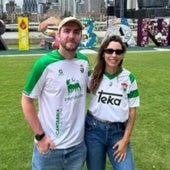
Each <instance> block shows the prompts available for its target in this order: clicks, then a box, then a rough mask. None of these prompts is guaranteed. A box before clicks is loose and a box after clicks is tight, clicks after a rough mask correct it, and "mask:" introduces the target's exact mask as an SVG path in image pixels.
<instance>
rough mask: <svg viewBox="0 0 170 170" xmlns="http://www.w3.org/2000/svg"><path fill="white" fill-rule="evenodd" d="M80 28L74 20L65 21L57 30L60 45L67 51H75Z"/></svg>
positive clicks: (78, 40)
mask: <svg viewBox="0 0 170 170" xmlns="http://www.w3.org/2000/svg"><path fill="white" fill-rule="evenodd" d="M81 37H82V30H81V28H80V26H79V25H78V24H76V23H75V22H69V23H66V24H65V25H64V26H63V27H62V28H61V30H60V32H59V39H60V46H61V48H64V49H65V50H67V51H75V50H76V49H77V47H78V45H79V43H80V41H81Z"/></svg>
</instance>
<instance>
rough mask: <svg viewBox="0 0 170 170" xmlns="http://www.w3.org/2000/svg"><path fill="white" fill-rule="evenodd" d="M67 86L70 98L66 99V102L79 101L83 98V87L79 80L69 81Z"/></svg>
mask: <svg viewBox="0 0 170 170" xmlns="http://www.w3.org/2000/svg"><path fill="white" fill-rule="evenodd" d="M66 85H67V91H68V96H67V97H66V98H65V101H67V100H74V99H78V98H80V97H82V96H83V94H82V93H81V86H80V83H79V81H78V80H74V79H67V80H66Z"/></svg>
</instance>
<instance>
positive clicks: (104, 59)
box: [85, 36, 139, 170]
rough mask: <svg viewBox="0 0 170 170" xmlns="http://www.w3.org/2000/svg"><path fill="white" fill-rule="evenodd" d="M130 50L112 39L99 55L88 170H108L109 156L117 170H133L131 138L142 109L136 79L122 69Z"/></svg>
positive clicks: (90, 113)
mask: <svg viewBox="0 0 170 170" xmlns="http://www.w3.org/2000/svg"><path fill="white" fill-rule="evenodd" d="M125 52H126V46H125V45H124V43H123V42H122V40H121V38H120V37H119V36H111V37H108V38H107V39H106V40H105V41H104V42H103V43H102V45H101V47H100V49H99V52H98V60H97V64H96V66H95V68H94V71H93V73H92V75H91V77H90V83H89V90H90V93H91V94H92V100H91V103H90V105H89V110H88V114H87V116H86V127H85V128H86V133H85V141H86V144H87V150H88V152H87V167H88V170H104V169H105V164H106V154H108V157H109V160H110V162H111V164H112V167H113V169H114V170H133V169H134V165H133V156H132V151H131V146H130V137H131V134H132V130H133V127H134V122H135V117H136V107H138V106H139V93H138V88H137V83H136V79H135V77H134V75H133V74H132V73H131V72H130V71H128V70H126V69H124V68H123V67H122V64H123V59H124V53H125Z"/></svg>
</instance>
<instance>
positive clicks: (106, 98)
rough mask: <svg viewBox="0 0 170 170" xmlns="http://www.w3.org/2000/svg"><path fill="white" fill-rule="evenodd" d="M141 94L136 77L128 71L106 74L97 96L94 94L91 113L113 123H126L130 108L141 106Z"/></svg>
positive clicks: (90, 108)
mask: <svg viewBox="0 0 170 170" xmlns="http://www.w3.org/2000/svg"><path fill="white" fill-rule="evenodd" d="M139 103H140V102H139V93H138V87H137V83H136V79H135V77H134V75H133V74H132V73H131V72H129V71H128V70H126V69H121V70H120V71H119V72H117V73H115V74H112V75H111V74H109V73H107V72H105V73H104V75H103V78H102V81H101V83H100V86H99V88H98V90H97V92H96V95H93V94H92V100H91V103H90V105H89V110H90V112H91V113H92V114H93V115H94V116H95V117H97V118H99V119H102V120H107V121H111V122H125V121H127V119H128V117H129V108H132V107H138V106H139Z"/></svg>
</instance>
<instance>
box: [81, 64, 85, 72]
mask: <svg viewBox="0 0 170 170" xmlns="http://www.w3.org/2000/svg"><path fill="white" fill-rule="evenodd" d="M80 72H82V73H84V66H83V65H82V64H81V65H80Z"/></svg>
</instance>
